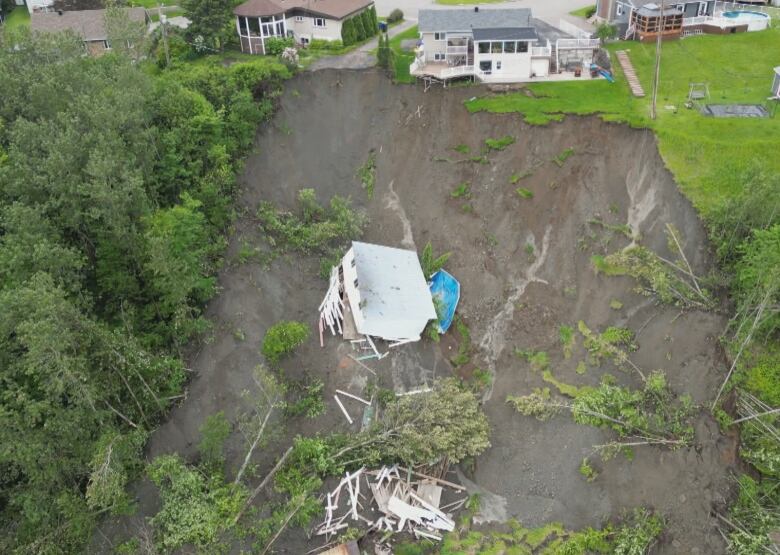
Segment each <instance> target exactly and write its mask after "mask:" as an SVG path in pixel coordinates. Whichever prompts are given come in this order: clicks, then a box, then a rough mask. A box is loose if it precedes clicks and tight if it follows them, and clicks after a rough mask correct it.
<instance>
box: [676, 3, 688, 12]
mask: <svg viewBox="0 0 780 555" xmlns="http://www.w3.org/2000/svg"><path fill="white" fill-rule="evenodd" d="M674 9H675V10H677V11H678V12H680V13H683V12H684V11H685V4H677V5H675V7H674Z"/></svg>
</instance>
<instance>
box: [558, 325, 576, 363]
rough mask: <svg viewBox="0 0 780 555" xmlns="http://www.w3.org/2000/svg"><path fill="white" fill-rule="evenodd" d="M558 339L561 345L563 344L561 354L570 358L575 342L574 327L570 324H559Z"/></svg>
mask: <svg viewBox="0 0 780 555" xmlns="http://www.w3.org/2000/svg"><path fill="white" fill-rule="evenodd" d="M558 339H560V340H561V346H563V356H564V357H565V358H571V353H572V350H573V349H574V345H575V344H576V342H577V339H576V337H575V335H574V328H573V327H571V326H560V327H559V328H558Z"/></svg>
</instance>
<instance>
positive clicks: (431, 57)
mask: <svg viewBox="0 0 780 555" xmlns="http://www.w3.org/2000/svg"><path fill="white" fill-rule="evenodd" d="M540 27H541V28H549V25H546V24H543V23H540V22H536V21H535V20H534V19H533V17H532V14H531V10H529V9H527V8H505V7H502V8H496V9H493V8H485V7H480V6H470V7H460V8H428V9H421V10H420V12H419V24H418V28H419V31H420V40H419V43H418V46H417V48H416V49H415V60H414V63H413V64H412V65H411V67H410V73H411V74H412V75H415V76H417V77H421V78H423V79H429V80H430V79H436V80H440V81H443V82H444V83H445V84H446V82H447V80H449V79H454V78H457V77H473V78H474V79H478V80H480V81H483V82H486V83H517V82H523V81H530V80H535V79H543V78H546V77H548V76H550V74H551V73H553V72H554V73H557V72H558V71H559V70H560V66H559V64H558V63H557V61H558V57H557V50H556V48H555V47H556V46H560V47H561V48H566V49H569V50H571V49H574V50H582V51H584V52H585V53H586V55H585V56H580V58H582V60H585V58H587V60H592V57H593V52H594V51H595V50H596V49H598V47H599V42H598V41H597V40H590V39H584V40H581V41H580V40H579V39H573V40H569V43H572V42H573V44H569V43H567V42H566V41H567V40H568V39H562V40H563V42H561V40H556V45H553V44H552V43H551V41H550V40H549V37H547V36H542V34H541V33H540ZM564 36H568V35H564ZM583 65H585V66H589V65H590V61H587V63H584V62H583V63H581V64H580V73H579V74H578V76H579V75H582V72H581V69H582V66H583Z"/></svg>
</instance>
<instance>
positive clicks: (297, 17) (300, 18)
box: [295, 15, 303, 23]
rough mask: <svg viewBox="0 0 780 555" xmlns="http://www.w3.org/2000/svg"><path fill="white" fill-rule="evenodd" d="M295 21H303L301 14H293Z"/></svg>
mask: <svg viewBox="0 0 780 555" xmlns="http://www.w3.org/2000/svg"><path fill="white" fill-rule="evenodd" d="M295 21H297V22H299V23H300V22H301V21H303V16H302V15H296V16H295Z"/></svg>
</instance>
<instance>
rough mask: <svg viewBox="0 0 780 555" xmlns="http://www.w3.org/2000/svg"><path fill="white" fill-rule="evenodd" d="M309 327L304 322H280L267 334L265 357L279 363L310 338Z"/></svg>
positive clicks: (264, 349)
mask: <svg viewBox="0 0 780 555" xmlns="http://www.w3.org/2000/svg"><path fill="white" fill-rule="evenodd" d="M309 333H310V330H309V326H307V325H306V324H304V323H302V322H279V323H277V324H274V325H273V326H271V327H270V328H268V331H267V332H265V337H264V338H263V347H262V352H263V356H264V357H265V358H267V359H268V360H269V361H270V362H279V361H280V360H281V359H282V357H284V356H285V355H288V354H290V353H291V352H293V351H294V350H295V349H296V347H298V346H299V345H301V344H302V343H303V342H304V341H306V340H307V339H308V338H309Z"/></svg>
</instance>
